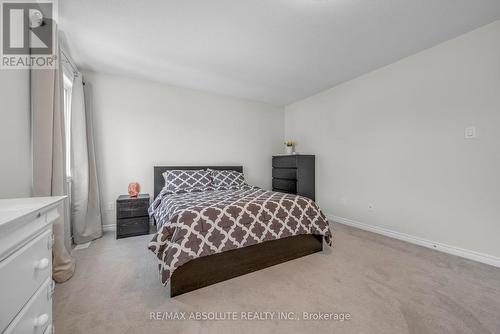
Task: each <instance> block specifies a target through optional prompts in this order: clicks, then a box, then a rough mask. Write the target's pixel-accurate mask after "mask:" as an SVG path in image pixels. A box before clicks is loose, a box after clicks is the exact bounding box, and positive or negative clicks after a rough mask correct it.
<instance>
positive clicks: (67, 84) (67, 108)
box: [63, 73, 73, 178]
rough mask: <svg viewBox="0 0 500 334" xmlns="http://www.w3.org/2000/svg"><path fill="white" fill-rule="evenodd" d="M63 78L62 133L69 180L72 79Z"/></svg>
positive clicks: (65, 76)
mask: <svg viewBox="0 0 500 334" xmlns="http://www.w3.org/2000/svg"><path fill="white" fill-rule="evenodd" d="M63 78H64V80H63V81H64V89H63V98H64V131H65V136H66V177H67V178H71V89H72V88H73V78H70V77H69V76H68V75H66V73H64V75H63Z"/></svg>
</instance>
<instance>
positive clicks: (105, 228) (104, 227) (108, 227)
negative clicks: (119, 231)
mask: <svg viewBox="0 0 500 334" xmlns="http://www.w3.org/2000/svg"><path fill="white" fill-rule="evenodd" d="M102 230H103V231H104V232H108V231H116V225H115V224H109V225H102Z"/></svg>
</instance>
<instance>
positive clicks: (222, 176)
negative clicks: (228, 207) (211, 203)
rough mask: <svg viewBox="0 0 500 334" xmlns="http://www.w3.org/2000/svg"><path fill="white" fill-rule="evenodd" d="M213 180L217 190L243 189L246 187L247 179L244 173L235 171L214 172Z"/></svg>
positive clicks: (211, 170)
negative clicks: (242, 187)
mask: <svg viewBox="0 0 500 334" xmlns="http://www.w3.org/2000/svg"><path fill="white" fill-rule="evenodd" d="M210 172H211V173H212V180H213V183H214V187H215V188H216V189H220V188H232V187H241V186H244V185H245V178H244V176H243V173H240V172H237V171H234V170H213V169H210Z"/></svg>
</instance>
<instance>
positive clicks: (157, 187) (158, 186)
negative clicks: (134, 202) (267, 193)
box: [154, 166, 243, 198]
mask: <svg viewBox="0 0 500 334" xmlns="http://www.w3.org/2000/svg"><path fill="white" fill-rule="evenodd" d="M207 168H210V169H216V170H235V171H237V172H240V173H243V166H154V198H156V196H158V194H159V193H160V191H161V190H162V189H163V187H164V186H165V179H164V178H163V175H162V174H163V173H164V172H166V171H167V170H179V169H180V170H192V169H207Z"/></svg>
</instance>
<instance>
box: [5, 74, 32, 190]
mask: <svg viewBox="0 0 500 334" xmlns="http://www.w3.org/2000/svg"><path fill="white" fill-rule="evenodd" d="M30 138H31V137H30V96H29V72H28V71H26V70H0V160H1V162H0V198H11V197H29V196H30V193H31V179H32V176H31V158H30V156H31V139H30Z"/></svg>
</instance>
